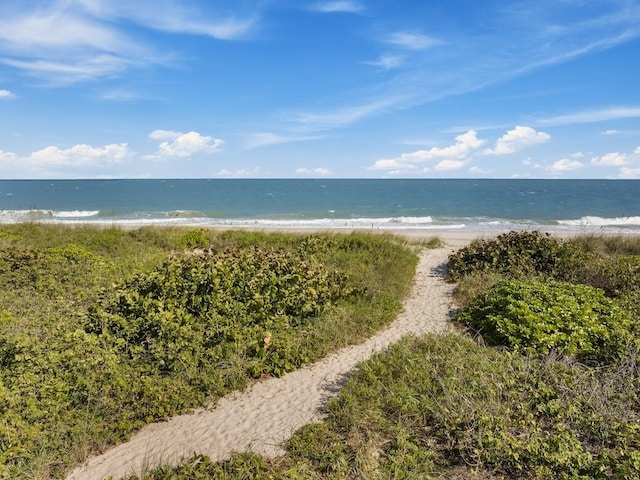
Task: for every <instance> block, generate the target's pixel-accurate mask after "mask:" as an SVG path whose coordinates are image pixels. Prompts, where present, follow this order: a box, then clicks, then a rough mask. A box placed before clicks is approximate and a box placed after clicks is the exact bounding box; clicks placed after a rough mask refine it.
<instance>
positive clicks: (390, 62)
mask: <svg viewBox="0 0 640 480" xmlns="http://www.w3.org/2000/svg"><path fill="white" fill-rule="evenodd" d="M403 62H404V57H402V55H382V56H381V57H380V58H379V59H378V60H376V61H374V62H365V63H366V64H367V65H373V66H374V67H380V68H383V69H385V70H391V69H393V68H398V67H399V66H400V65H402V63H403Z"/></svg>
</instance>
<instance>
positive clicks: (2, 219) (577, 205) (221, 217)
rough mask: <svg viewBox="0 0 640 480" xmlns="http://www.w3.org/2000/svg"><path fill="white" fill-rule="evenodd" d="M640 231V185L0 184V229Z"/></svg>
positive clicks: (580, 182)
mask: <svg viewBox="0 0 640 480" xmlns="http://www.w3.org/2000/svg"><path fill="white" fill-rule="evenodd" d="M16 222H44V223H51V222H55V223H67V224H83V223H88V224H89V223H90V224H100V225H108V226H111V225H114V226H118V225H120V226H140V225H181V226H192V227H207V226H210V227H232V228H247V227H265V228H295V229H304V228H313V229H318V228H320V229H322V228H327V229H329V228H331V229H372V230H461V231H471V232H492V231H495V232H500V231H507V230H513V229H515V230H545V231H554V232H561V233H562V232H579V233H583V232H593V233H601V232H606V233H625V232H631V233H640V180H477V179H476V180H462V179H455V180H439V179H438V180H436V179H411V180H409V179H407V180H402V179H385V180H372V179H349V180H346V179H345V180H337V179H317V180H316V179H309V180H293V179H286V180H275V179H268V180H258V179H255V180H247V179H241V180H240V179H239V180H235V179H197V180H187V179H176V180H149V179H145V180H0V223H5V224H7V223H16Z"/></svg>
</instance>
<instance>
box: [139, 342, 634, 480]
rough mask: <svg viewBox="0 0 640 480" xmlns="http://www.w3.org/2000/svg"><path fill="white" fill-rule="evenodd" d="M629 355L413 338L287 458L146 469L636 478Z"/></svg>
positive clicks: (264, 474) (198, 474)
mask: <svg viewBox="0 0 640 480" xmlns="http://www.w3.org/2000/svg"><path fill="white" fill-rule="evenodd" d="M634 358H637V357H634ZM634 358H627V359H626V360H625V361H624V362H621V363H619V364H616V365H615V366H614V365H611V366H608V367H602V368H598V369H594V368H590V367H587V366H585V365H581V364H575V363H568V362H564V361H555V360H553V359H549V358H546V359H545V358H540V357H538V356H535V357H530V356H524V355H518V354H512V353H509V352H505V351H499V350H496V349H492V348H486V347H482V346H479V345H478V344H476V343H475V342H474V341H473V340H471V339H469V338H465V337H461V336H458V335H449V336H444V337H442V336H440V337H438V336H426V337H423V338H420V339H417V338H407V339H404V340H402V341H401V342H399V343H398V344H396V345H394V346H392V347H391V348H390V349H389V350H388V351H387V352H385V353H382V354H379V355H376V356H375V357H373V358H372V359H370V360H368V361H366V362H364V363H362V364H361V365H360V366H359V367H358V370H357V371H356V372H355V373H354V374H353V376H352V377H351V378H350V379H349V381H348V382H347V383H346V385H345V386H344V387H343V389H342V391H341V392H340V395H339V397H338V398H336V399H335V400H332V401H331V402H330V404H329V406H328V415H327V420H326V421H325V422H323V423H321V424H314V425H309V426H307V427H304V428H303V429H301V430H300V431H298V432H297V433H296V434H295V435H294V437H293V438H292V439H291V440H290V441H289V442H288V444H287V455H285V456H284V457H281V458H278V459H275V460H273V461H267V460H264V459H261V458H260V457H258V456H256V455H253V454H242V455H235V456H234V457H233V458H231V459H230V460H228V461H225V462H220V463H210V462H209V461H208V459H206V457H201V456H200V457H193V458H191V459H190V460H189V461H187V462H185V464H184V465H183V466H181V467H179V468H175V469H172V468H168V467H165V468H162V469H159V470H155V471H152V472H148V473H147V474H146V475H145V476H144V477H143V478H144V479H146V480H165V479H187V478H227V479H241V478H254V479H285V478H294V479H295V478H299V479H302V478H304V479H308V478H312V479H335V478H344V479H352V478H362V479H373V478H409V479H436V478H438V479H441V478H460V479H462V478H484V479H499V478H523V479H549V478H558V479H578V478H582V479H608V478H615V479H617V478H638V477H639V476H640V455H639V454H638V451H640V450H639V449H640V411H639V410H640V409H639V406H638V402H637V392H638V388H639V387H640V375H639V371H638V364H637V363H636V362H635V361H634ZM131 478H132V479H137V478H138V477H131Z"/></svg>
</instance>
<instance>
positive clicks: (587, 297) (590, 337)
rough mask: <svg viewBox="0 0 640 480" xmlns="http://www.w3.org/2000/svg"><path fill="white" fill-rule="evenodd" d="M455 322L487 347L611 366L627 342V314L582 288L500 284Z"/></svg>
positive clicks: (552, 283)
mask: <svg viewBox="0 0 640 480" xmlns="http://www.w3.org/2000/svg"><path fill="white" fill-rule="evenodd" d="M456 319H457V320H458V321H459V322H461V323H462V324H464V325H466V326H468V327H470V328H472V329H473V330H474V331H475V332H477V333H478V334H480V335H482V337H483V339H484V340H485V341H486V342H487V343H488V344H490V345H504V346H507V347H510V348H513V349H516V350H518V351H522V352H530V353H533V352H535V353H539V354H548V353H550V352H552V351H555V352H558V353H561V354H564V355H576V356H579V357H581V358H584V359H594V360H598V361H610V360H612V359H615V358H619V357H620V355H621V354H622V353H623V352H624V351H626V349H627V347H628V344H629V342H630V341H631V339H632V333H631V326H632V323H631V319H630V317H629V315H628V314H627V313H626V312H625V311H624V310H623V309H622V308H620V306H619V305H618V304H617V303H616V302H615V301H614V300H612V299H610V298H607V297H605V295H604V292H603V291H602V290H600V289H596V288H593V287H590V286H587V285H574V284H570V283H566V282H556V281H549V282H546V283H543V282H540V281H517V280H508V281H502V282H500V283H498V284H496V285H495V286H493V287H492V288H490V289H488V290H486V291H485V292H483V293H481V294H480V295H478V296H477V297H476V298H475V299H474V300H472V301H471V303H470V304H469V305H468V306H467V307H466V308H464V309H463V310H461V311H460V312H458V314H457V316H456Z"/></svg>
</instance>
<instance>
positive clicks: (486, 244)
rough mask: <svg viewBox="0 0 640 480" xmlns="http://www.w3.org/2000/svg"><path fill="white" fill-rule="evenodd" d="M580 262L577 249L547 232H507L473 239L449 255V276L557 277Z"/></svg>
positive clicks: (458, 277)
mask: <svg viewBox="0 0 640 480" xmlns="http://www.w3.org/2000/svg"><path fill="white" fill-rule="evenodd" d="M579 261H580V259H579V250H577V249H576V248H573V247H572V246H571V245H570V244H568V243H565V242H561V241H559V240H557V239H555V238H553V237H551V236H550V235H549V234H548V233H545V234H543V233H540V232H537V231H533V232H515V231H514V232H509V233H504V234H501V235H498V236H497V237H496V238H495V239H491V240H474V241H473V242H471V243H470V244H469V245H468V246H466V247H464V248H461V249H460V250H458V251H456V252H455V253H453V254H451V255H450V256H449V262H448V267H449V275H450V276H451V279H452V280H454V281H457V280H459V279H461V278H462V277H465V276H468V275H471V274H478V273H487V272H497V273H500V274H502V275H505V276H507V277H511V278H513V277H522V276H526V275H547V276H554V275H561V274H563V273H564V272H566V271H568V270H571V269H572V268H573V266H574V265H576V264H577V263H578V262H579Z"/></svg>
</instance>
